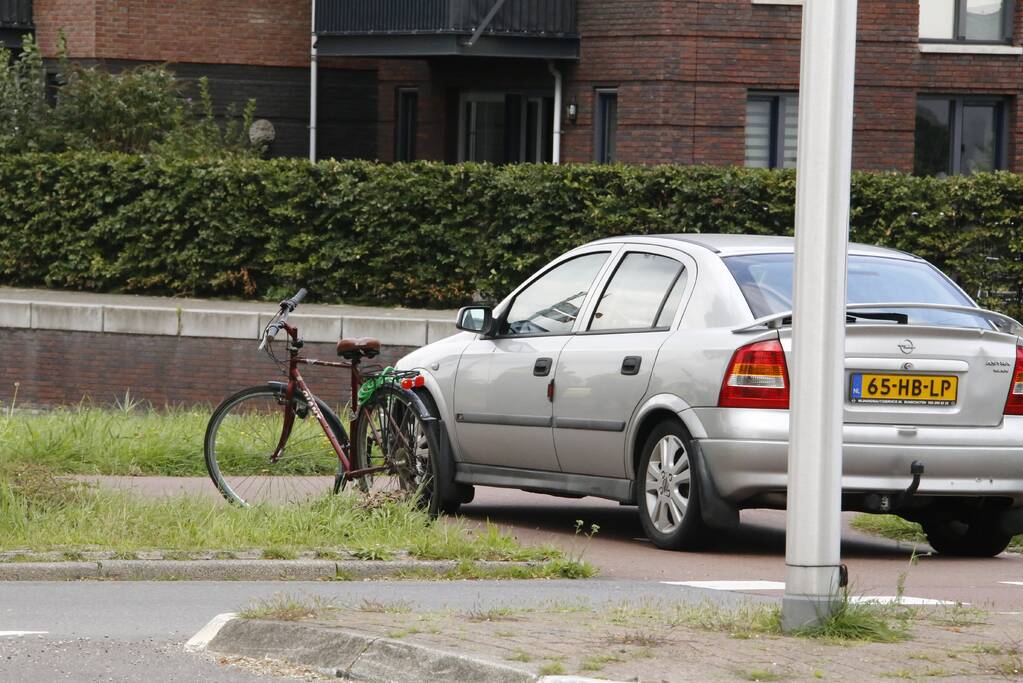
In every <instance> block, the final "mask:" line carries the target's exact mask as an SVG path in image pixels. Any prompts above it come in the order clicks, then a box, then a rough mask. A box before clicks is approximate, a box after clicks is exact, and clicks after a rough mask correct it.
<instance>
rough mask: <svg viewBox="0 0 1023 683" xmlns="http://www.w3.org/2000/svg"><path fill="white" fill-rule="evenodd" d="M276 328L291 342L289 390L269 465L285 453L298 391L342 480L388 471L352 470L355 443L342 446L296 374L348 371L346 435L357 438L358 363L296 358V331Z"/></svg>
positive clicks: (284, 325)
mask: <svg viewBox="0 0 1023 683" xmlns="http://www.w3.org/2000/svg"><path fill="white" fill-rule="evenodd" d="M278 324H279V325H280V326H281V329H283V330H284V331H285V332H287V333H288V338H289V340H290V342H289V343H288V355H289V358H288V386H287V389H286V390H285V392H284V426H283V428H282V429H281V438H280V440H279V441H278V442H277V448H276V449H275V450H274V453H273V455H271V456H270V462H277V460H278V459H279V458H280V457H281V455H282V454H283V452H284V447H285V445H286V444H287V443H288V437H290V436H291V429H292V426H293V425H294V424H295V416H296V414H295V407H294V402H293V399H294V397H295V391H298V392H300V393H301V394H302V397H303V398H304V399H305V402H306V405H307V406H308V407H309V410H310V411H312V413H313V415H314V416H315V417H316V421H317V422H319V423H320V427H322V428H323V432H324V433H325V434H326V435H327V439H328V440H329V441H330V445H331V447H333V449H334V452H335V453H337V457H338V460H340V462H341V466H342V468H343V470H344V480H348V479H355V478H358V477H362V476H365V475H367V474H374V473H376V472H383V471H386V470H387V469H388V467H387V466H386V465H382V466H379V467H364V468H362V469H358V470H353V469H352V461H353V460H354V456H355V455H356V454H357V453H358V450H357V449H358V447H359V445H358V444H357V443H354V442H350V443H348V444H342V443H341V442H340V441H338V439H337V436H336V435H335V434H334V430H333V429H332V428H331V427H330V423H329V422H327V418H326V416H325V415H324V414H323V411H322V410H320V407H319V405H318V404H317V402H316V397H315V396H313V393H312V392H311V391H310V390H309V385H308V384H306V382H305V379H303V378H302V373H300V372H299V371H298V366H299V365H319V366H323V367H328V368H348V369H349V370H350V371H351V388H352V419H351V421H350V422H349V424H348V429H349V434H356V433H357V431H356V430H357V428H358V426H359V419H360V418H359V403H358V402H359V387H360V386H361V385H362V374H361V373H360V372H359V361H358V359H356V360H353V361H350V362H348V363H342V362H337V361H325V360H316V359H313V358H303V357H302V356H300V355H299V351H300V350H301V348H302V341H301V340H300V339H299V338H298V329H297V328H295V327H292V326H291V325H288V324H287V323H286V322H280V323H278ZM370 427H371V428H372V429H373V434H374V437H375V438H379V434H378V433H377V430H376V428H375V427H373V426H372V425H370Z"/></svg>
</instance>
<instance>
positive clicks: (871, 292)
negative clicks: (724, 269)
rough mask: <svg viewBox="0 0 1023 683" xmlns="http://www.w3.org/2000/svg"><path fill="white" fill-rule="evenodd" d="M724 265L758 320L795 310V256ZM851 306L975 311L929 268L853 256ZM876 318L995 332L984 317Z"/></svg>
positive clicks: (914, 312) (920, 314) (731, 260)
mask: <svg viewBox="0 0 1023 683" xmlns="http://www.w3.org/2000/svg"><path fill="white" fill-rule="evenodd" d="M722 260H723V261H724V262H725V265H726V266H728V270H729V271H731V273H732V277H734V278H735V281H736V282H737V283H738V284H739V289H741V290H742V294H743V296H744V297H746V303H748V304H749V307H750V310H752V311H753V315H754V316H755V317H757V318H762V317H764V316H768V315H773V314H775V313H784V312H786V311H791V310H792V270H793V255H792V254H749V255H746V256H728V257H725V258H724V259H722ZM847 300H848V302H849V303H851V304H860V303H863V304H867V303H887V302H892V303H900V302H913V303H921V304H949V305H952V306H973V305H974V304H973V302H971V301H970V300H969V299H968V298H967V297H966V296H964V295H963V293H962V292H961V291H959V289H958V288H957V287H956V286H955V285H953V284H952V283H951V282H950V281H949V280H948V279H947V278H946V277H945V276H944V275H942V274H941V273H940V272H939V271H938V270H937V269H936V268H935V267H934V266H932V265H930V264H929V263H924V262H921V261H907V260H905V259H895V258H885V257H882V256H856V255H850V256H849V280H848V294H847ZM867 312H869V311H866V310H857V311H855V313H867ZM874 312H876V313H901V314H904V315H906V316H908V318H909V321H908V322H909V323H910V324H914V325H943V326H948V327H980V328H985V329H990V327H991V325H990V324H989V323H988V322H987V321H986V320H985V319H984V318H983V317H981V316H976V315H970V314H969V313H955V312H951V311H941V310H926V309H889V308H883V309H877V310H876V311H874Z"/></svg>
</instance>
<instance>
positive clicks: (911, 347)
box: [899, 339, 916, 356]
mask: <svg viewBox="0 0 1023 683" xmlns="http://www.w3.org/2000/svg"><path fill="white" fill-rule="evenodd" d="M899 350H900V351H902V352H903V353H904V354H906V355H907V356H908V355H909V354H911V353H913V352H914V351H916V345H915V344H913V340H912V339H907V340H906V341H904V342H902V343H901V344H899Z"/></svg>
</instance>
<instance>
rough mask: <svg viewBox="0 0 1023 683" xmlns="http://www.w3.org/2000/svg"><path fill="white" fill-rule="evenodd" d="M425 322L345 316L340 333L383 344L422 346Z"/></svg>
mask: <svg viewBox="0 0 1023 683" xmlns="http://www.w3.org/2000/svg"><path fill="white" fill-rule="evenodd" d="M426 326H427V321H426V320H421V319H418V320H417V319H413V318H378V317H372V318H371V317H354V316H351V317H350V316H345V318H344V320H343V321H341V332H342V333H343V334H344V336H346V337H376V338H377V339H379V340H380V341H381V342H383V343H384V344H392V345H399V346H423V345H424V344H426Z"/></svg>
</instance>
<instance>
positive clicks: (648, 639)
mask: <svg viewBox="0 0 1023 683" xmlns="http://www.w3.org/2000/svg"><path fill="white" fill-rule="evenodd" d="M607 642H608V644H610V645H635V646H639V647H659V646H661V645H665V644H667V642H668V639H667V638H664V637H662V636H658V635H654V634H652V633H646V632H645V631H629V632H626V633H613V634H611V635H610V636H608V638H607Z"/></svg>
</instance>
